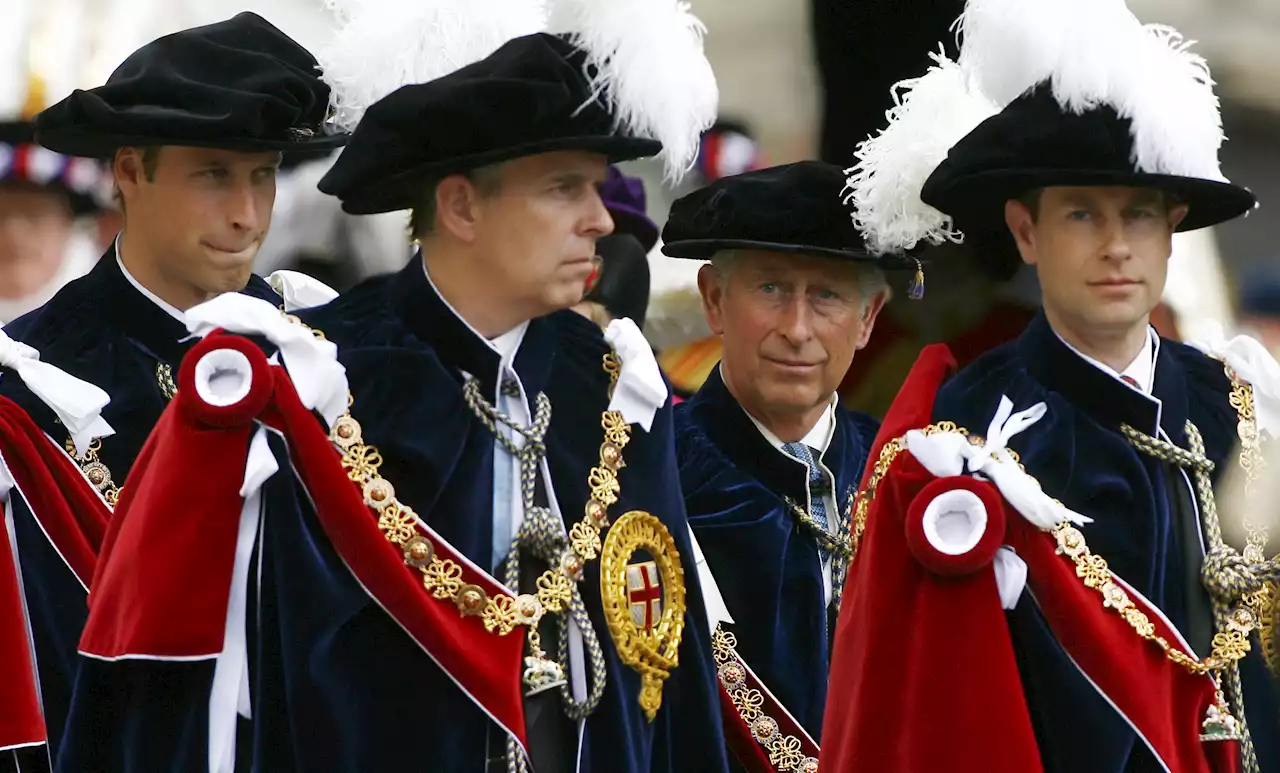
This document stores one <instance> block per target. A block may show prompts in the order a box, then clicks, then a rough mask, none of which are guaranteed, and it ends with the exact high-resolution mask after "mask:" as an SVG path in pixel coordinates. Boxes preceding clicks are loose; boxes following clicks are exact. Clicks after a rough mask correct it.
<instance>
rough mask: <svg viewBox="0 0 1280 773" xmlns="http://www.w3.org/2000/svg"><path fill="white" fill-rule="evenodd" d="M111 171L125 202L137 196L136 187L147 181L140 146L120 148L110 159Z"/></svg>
mask: <svg viewBox="0 0 1280 773" xmlns="http://www.w3.org/2000/svg"><path fill="white" fill-rule="evenodd" d="M111 173H112V175H113V176H114V177H115V181H116V187H117V188H119V189H120V197H121V198H123V199H124V200H125V201H126V202H128V201H131V200H133V199H135V198H137V196H138V188H139V187H140V186H141V185H142V184H143V183H145V182H146V181H147V170H146V166H145V165H144V164H143V163H142V150H141V149H140V148H120V149H119V150H117V151H116V155H115V158H113V159H112V160H111Z"/></svg>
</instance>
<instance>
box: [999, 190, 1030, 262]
mask: <svg viewBox="0 0 1280 773" xmlns="http://www.w3.org/2000/svg"><path fill="white" fill-rule="evenodd" d="M1004 224H1005V225H1006V226H1008V228H1009V233H1011V234H1013V241H1014V243H1015V244H1017V245H1018V254H1019V255H1021V256H1022V262H1023V263H1026V264H1027V265H1031V266H1034V265H1035V264H1036V242H1035V220H1034V219H1033V218H1032V217H1031V210H1030V209H1028V208H1027V205H1026V204H1023V203H1022V202H1021V201H1017V200H1015V199H1009V200H1008V201H1006V202H1005V203H1004Z"/></svg>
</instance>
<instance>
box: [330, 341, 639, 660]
mask: <svg viewBox="0 0 1280 773" xmlns="http://www.w3.org/2000/svg"><path fill="white" fill-rule="evenodd" d="M313 332H315V331H313ZM316 335H320V333H318V332H317V333H316ZM620 368H621V366H620V364H619V362H618V360H617V357H616V356H615V355H614V354H612V353H610V354H606V355H605V357H604V369H605V372H607V373H608V374H609V375H610V381H611V383H610V391H612V387H613V384H616V383H617V378H618V373H619V371H620ZM350 404H351V398H350V396H348V405H350ZM600 425H601V428H602V429H603V430H604V442H603V443H601V445H600V457H599V464H598V465H597V466H595V467H593V468H592V469H591V472H590V474H589V475H588V478H587V482H588V485H589V486H590V487H591V498H590V499H589V500H588V501H587V504H586V507H585V513H584V516H583V518H582V520H580V521H579V522H578V523H576V524H574V525H573V527H572V528H570V529H569V547H568V548H567V549H566V550H565V552H564V554H563V555H562V556H561V559H560V563H559V566H555V567H552V568H549V569H547V570H546V571H545V572H543V573H542V575H541V576H539V577H538V580H537V588H538V592H537V593H536V594H527V593H526V594H520V595H518V596H516V597H514V598H513V597H512V596H510V595H507V594H495V595H494V596H492V597H490V596H489V595H487V594H486V593H485V591H484V590H483V589H482V588H480V587H478V586H475V585H464V584H463V583H462V580H461V577H462V567H461V566H459V565H458V564H457V563H455V562H454V561H452V560H450V559H447V558H441V557H440V556H438V555H436V551H435V548H434V546H433V545H432V544H431V542H430V541H429V540H428V539H427V538H426V537H425V536H423V535H422V534H420V533H419V532H418V529H417V523H418V521H419V516H418V514H417V512H415V511H414V509H413V508H412V507H410V506H409V505H407V504H405V503H403V502H401V501H399V500H398V499H397V498H396V494H395V488H394V487H393V486H392V484H391V482H390V481H388V480H387V479H386V478H383V477H382V475H381V473H380V472H379V468H380V467H381V466H382V463H383V459H382V454H381V453H380V452H379V451H378V449H377V448H375V447H374V446H372V445H370V444H368V443H365V442H364V439H363V431H362V429H361V426H360V423H359V422H358V421H356V419H355V418H354V417H353V416H352V415H351V413H350V411H348V412H347V413H345V414H343V415H342V416H341V417H339V418H338V420H337V421H336V422H334V425H333V429H332V430H331V431H330V433H329V437H330V439H331V440H332V441H333V442H334V444H335V445H337V446H338V448H339V449H340V450H341V451H342V466H343V468H344V469H346V471H347V477H348V478H350V479H351V480H352V481H353V482H354V483H355V484H356V485H358V486H360V487H361V490H362V492H363V494H364V500H365V504H367V505H368V506H369V507H370V508H372V509H373V510H374V512H375V513H377V514H378V528H379V529H381V530H382V533H383V535H384V536H386V538H387V540H388V541H390V542H391V543H392V544H394V545H397V546H398V547H400V548H401V550H403V552H404V561H405V563H406V564H407V565H409V566H412V567H414V568H416V569H418V570H419V571H420V572H421V573H422V576H423V585H424V586H425V587H426V589H427V590H428V591H430V592H431V594H432V596H434V597H435V598H437V599H443V600H448V601H451V602H453V603H454V604H456V605H457V607H458V611H459V612H460V613H461V614H462V615H463V616H468V615H479V616H480V617H481V620H482V621H483V623H484V626H485V628H486V629H487V630H488V631H490V632H492V633H496V634H498V635H499V636H506V635H507V634H509V633H511V632H512V631H513V630H515V628H516V627H518V626H522V625H523V626H528V628H529V637H530V640H531V641H530V644H531V649H533V650H534V652H535V653H538V652H540V651H541V650H540V646H539V642H538V641H537V623H538V621H539V620H540V619H541V617H542V615H543V614H544V613H553V614H558V613H560V612H562V611H563V610H564V609H565V608H566V606H567V605H568V602H569V597H570V593H571V588H572V583H576V582H578V581H580V580H581V579H582V572H583V568H584V567H585V565H586V562H587V561H590V560H592V559H594V558H596V557H597V556H598V555H599V553H600V546H601V539H600V534H601V532H602V531H603V530H604V529H605V528H606V527H607V526H608V524H609V516H608V508H609V506H610V505H613V504H614V503H616V502H617V501H618V494H619V492H620V486H619V483H618V470H620V469H621V468H622V466H623V460H622V449H623V448H624V447H625V446H626V445H627V443H628V442H629V441H630V439H631V426H630V425H629V424H628V423H627V422H626V420H625V419H624V418H623V417H622V414H620V413H618V412H617V411H605V412H604V413H603V414H602V416H601V419H600Z"/></svg>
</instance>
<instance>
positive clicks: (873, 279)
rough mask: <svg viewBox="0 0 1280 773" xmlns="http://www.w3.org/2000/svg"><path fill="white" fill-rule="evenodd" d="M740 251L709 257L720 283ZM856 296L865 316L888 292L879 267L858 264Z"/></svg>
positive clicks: (736, 262) (736, 259)
mask: <svg viewBox="0 0 1280 773" xmlns="http://www.w3.org/2000/svg"><path fill="white" fill-rule="evenodd" d="M743 254H744V253H743V251H742V250H720V251H719V252H717V253H716V254H714V255H712V256H711V268H712V269H714V270H715V272H716V276H718V277H720V279H721V280H722V281H725V280H728V279H729V276H730V275H731V274H732V273H733V271H734V269H735V268H737V266H738V264H739V263H741V262H742V258H743ZM856 265H857V270H858V295H859V296H860V303H861V306H860V309H861V311H860V313H862V314H864V315H865V314H866V313H867V309H868V308H869V307H870V306H871V301H872V300H873V299H874V298H875V297H876V296H877V295H880V294H881V293H886V292H888V290H889V281H888V280H887V279H886V278H885V275H884V271H882V270H880V267H879V266H876V265H874V264H871V263H858V264H856Z"/></svg>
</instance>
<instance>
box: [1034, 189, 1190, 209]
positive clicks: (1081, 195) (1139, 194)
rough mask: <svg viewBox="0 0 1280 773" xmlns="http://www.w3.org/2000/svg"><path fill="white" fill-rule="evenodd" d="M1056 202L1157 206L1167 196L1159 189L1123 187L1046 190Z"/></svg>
mask: <svg viewBox="0 0 1280 773" xmlns="http://www.w3.org/2000/svg"><path fill="white" fill-rule="evenodd" d="M1044 191H1045V194H1046V195H1047V196H1051V197H1052V198H1053V199H1054V200H1057V201H1060V202H1064V203H1068V204H1075V203H1096V202H1123V203H1126V204H1155V203H1159V202H1162V201H1165V199H1166V196H1167V194H1166V193H1165V191H1163V190H1161V189H1159V188H1132V187H1128V186H1121V185H1093V186H1051V187H1048V188H1045V189H1044Z"/></svg>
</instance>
